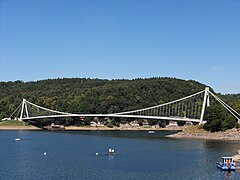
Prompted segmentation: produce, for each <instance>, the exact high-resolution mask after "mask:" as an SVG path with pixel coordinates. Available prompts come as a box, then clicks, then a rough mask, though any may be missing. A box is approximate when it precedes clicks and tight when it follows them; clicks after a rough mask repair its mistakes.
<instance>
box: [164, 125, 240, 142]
mask: <svg viewBox="0 0 240 180" xmlns="http://www.w3.org/2000/svg"><path fill="white" fill-rule="evenodd" d="M167 137H171V138H189V139H209V140H233V141H234V140H235V141H239V140H240V129H236V128H234V129H229V130H226V131H221V132H214V133H211V132H208V131H205V130H203V129H201V128H198V127H189V128H186V129H184V130H183V131H181V132H178V133H176V134H172V135H168V136H167Z"/></svg>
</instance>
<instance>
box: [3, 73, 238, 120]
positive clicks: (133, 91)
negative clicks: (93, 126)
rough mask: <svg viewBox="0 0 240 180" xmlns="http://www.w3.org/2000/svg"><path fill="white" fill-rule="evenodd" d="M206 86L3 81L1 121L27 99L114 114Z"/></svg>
mask: <svg viewBox="0 0 240 180" xmlns="http://www.w3.org/2000/svg"><path fill="white" fill-rule="evenodd" d="M205 86H206V85H204V84H201V83H199V82H196V81H192V80H188V81H186V80H180V79H175V78H149V79H134V80H125V79H121V80H104V79H103V80H101V79H86V78H64V79H49V80H41V81H36V82H22V81H15V82H0V118H3V117H9V115H10V114H11V113H12V112H13V111H14V109H15V108H16V107H17V106H18V105H19V104H20V103H21V101H22V99H23V98H25V99H27V100H28V101H30V102H33V103H35V104H38V105H41V106H44V107H48V108H51V109H55V110H58V111H63V112H72V113H113V112H120V111H126V110H133V109H138V108H144V107H149V106H153V105H157V104H161V103H164V102H168V101H171V100H175V99H178V98H181V97H184V96H186V95H190V94H193V93H195V92H198V91H201V90H204V88H205ZM231 97H232V96H229V98H228V99H229V100H231V101H232V100H233V99H234V98H231ZM238 97H239V96H238ZM234 100H235V99H234Z"/></svg>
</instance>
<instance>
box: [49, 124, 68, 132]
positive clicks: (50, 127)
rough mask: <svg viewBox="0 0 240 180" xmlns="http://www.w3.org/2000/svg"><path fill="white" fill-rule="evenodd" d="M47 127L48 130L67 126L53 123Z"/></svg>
mask: <svg viewBox="0 0 240 180" xmlns="http://www.w3.org/2000/svg"><path fill="white" fill-rule="evenodd" d="M46 129H47V130H64V129H65V126H64V125H57V124H54V123H52V124H51V126H48V127H47V128H46Z"/></svg>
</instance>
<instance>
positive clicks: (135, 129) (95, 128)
mask: <svg viewBox="0 0 240 180" xmlns="http://www.w3.org/2000/svg"><path fill="white" fill-rule="evenodd" d="M0 130H39V131H42V130H43V129H41V128H38V127H35V126H0ZM121 130H123V131H182V130H183V128H182V127H167V128H144V127H140V128H131V127H129V128H120V127H113V128H108V127H77V126H67V127H65V129H64V131H121ZM56 131H57V130H56Z"/></svg>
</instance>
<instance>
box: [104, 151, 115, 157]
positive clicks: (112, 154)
mask: <svg viewBox="0 0 240 180" xmlns="http://www.w3.org/2000/svg"><path fill="white" fill-rule="evenodd" d="M105 155H108V156H115V155H117V153H116V152H115V150H114V149H108V153H106V154H105Z"/></svg>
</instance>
